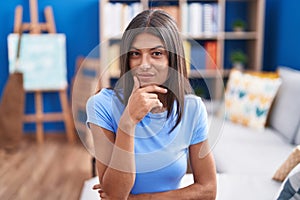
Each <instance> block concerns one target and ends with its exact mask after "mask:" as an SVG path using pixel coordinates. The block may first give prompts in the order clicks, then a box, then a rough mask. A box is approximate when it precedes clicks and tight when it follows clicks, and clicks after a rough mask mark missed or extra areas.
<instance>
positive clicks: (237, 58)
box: [230, 50, 248, 69]
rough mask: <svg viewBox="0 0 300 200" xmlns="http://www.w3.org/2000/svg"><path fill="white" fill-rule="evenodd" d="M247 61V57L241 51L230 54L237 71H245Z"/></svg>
mask: <svg viewBox="0 0 300 200" xmlns="http://www.w3.org/2000/svg"><path fill="white" fill-rule="evenodd" d="M247 59H248V58H247V55H246V54H245V53H244V52H243V51H241V50H236V51H233V52H231V54H230V61H231V63H232V65H233V67H234V68H236V69H244V67H245V63H246V62H247Z"/></svg>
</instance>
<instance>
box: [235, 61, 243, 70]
mask: <svg viewBox="0 0 300 200" xmlns="http://www.w3.org/2000/svg"><path fill="white" fill-rule="evenodd" d="M233 68H234V69H238V70H243V69H245V65H244V64H243V63H241V62H234V63H233Z"/></svg>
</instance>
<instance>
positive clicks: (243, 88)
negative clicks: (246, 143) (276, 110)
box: [225, 70, 281, 129]
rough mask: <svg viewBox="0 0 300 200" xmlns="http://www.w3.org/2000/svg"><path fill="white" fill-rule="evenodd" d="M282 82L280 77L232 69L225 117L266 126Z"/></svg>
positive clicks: (242, 122)
mask: <svg viewBox="0 0 300 200" xmlns="http://www.w3.org/2000/svg"><path fill="white" fill-rule="evenodd" d="M280 84H281V80H280V78H278V77H276V78H274V77H270V76H267V77H265V76H260V75H259V76H258V75H256V74H251V73H242V72H241V71H238V70H232V71H231V73H230V76H229V80H228V83H227V87H226V91H225V111H226V112H225V118H226V119H228V120H231V121H232V122H235V123H240V124H243V125H245V126H249V127H253V128H258V129H262V128H264V126H265V124H266V120H267V115H268V112H269V109H270V107H271V104H272V102H273V100H274V97H275V95H276V93H277V91H278V88H279V86H280Z"/></svg>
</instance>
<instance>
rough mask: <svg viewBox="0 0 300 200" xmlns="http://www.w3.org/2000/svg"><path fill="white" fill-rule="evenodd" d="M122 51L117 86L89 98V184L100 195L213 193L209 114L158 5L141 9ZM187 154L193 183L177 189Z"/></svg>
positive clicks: (177, 37)
mask: <svg viewBox="0 0 300 200" xmlns="http://www.w3.org/2000/svg"><path fill="white" fill-rule="evenodd" d="M120 49H121V52H120V53H121V56H120V65H121V66H120V67H121V75H120V79H119V81H118V83H117V85H116V87H115V88H114V89H102V90H101V91H100V92H99V93H97V94H96V95H94V96H92V97H91V98H90V99H89V101H88V103H87V115H88V119H87V124H88V126H89V127H90V129H91V131H92V133H93V138H94V146H95V156H96V159H97V172H98V176H99V182H100V184H99V185H96V186H95V187H94V189H98V190H99V193H100V196H101V198H102V199H160V200H161V199H215V197H216V169H215V165H214V160H213V156H212V154H211V153H210V152H209V150H207V149H208V148H209V147H208V143H207V132H208V127H207V126H208V125H207V113H206V109H205V106H204V104H203V102H202V101H201V99H200V98H199V97H197V96H194V95H192V94H191V89H190V86H189V83H188V80H187V73H186V66H185V58H184V50H183V45H182V41H181V38H180V35H179V32H178V28H177V26H176V23H175V21H174V20H173V19H172V18H171V17H170V16H169V15H168V14H167V13H165V12H163V11H159V10H147V11H143V12H142V13H140V14H139V15H137V16H136V17H135V18H134V19H133V20H132V21H131V23H130V24H129V25H128V27H127V29H126V30H125V32H124V34H123V37H122V40H121V48H120ZM203 149H204V151H205V152H206V153H205V154H203ZM201 152H202V153H201ZM201 155H204V156H201ZM188 157H189V160H190V164H191V168H192V171H193V176H194V183H193V184H192V185H189V186H187V187H185V188H179V185H180V181H181V179H182V177H183V176H184V175H185V173H186V169H187V158H188Z"/></svg>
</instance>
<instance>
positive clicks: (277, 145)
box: [213, 121, 295, 179]
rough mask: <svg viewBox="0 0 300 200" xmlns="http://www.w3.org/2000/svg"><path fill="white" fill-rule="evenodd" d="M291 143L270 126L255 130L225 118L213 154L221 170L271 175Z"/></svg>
mask: <svg viewBox="0 0 300 200" xmlns="http://www.w3.org/2000/svg"><path fill="white" fill-rule="evenodd" d="M294 147H295V146H293V145H291V144H289V143H287V142H285V140H284V139H283V138H282V136H281V135H280V134H279V133H278V132H276V131H274V130H272V129H270V128H266V129H264V130H260V131H257V130H255V129H251V128H247V127H245V126H242V125H239V124H234V123H231V122H229V121H226V122H225V124H224V126H223V131H222V133H221V135H220V139H219V140H218V142H217V144H216V145H215V147H214V148H213V154H214V157H215V161H216V167H217V171H218V172H220V173H231V174H257V175H259V174H264V175H267V176H269V178H270V179H271V178H272V176H273V174H274V173H275V171H276V170H277V169H278V168H279V166H280V165H281V164H282V162H283V161H284V160H285V159H286V158H287V157H288V156H289V154H290V152H291V151H292V150H293V148H294Z"/></svg>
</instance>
